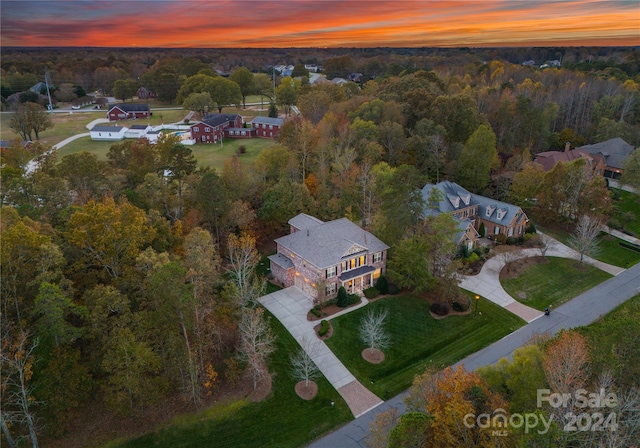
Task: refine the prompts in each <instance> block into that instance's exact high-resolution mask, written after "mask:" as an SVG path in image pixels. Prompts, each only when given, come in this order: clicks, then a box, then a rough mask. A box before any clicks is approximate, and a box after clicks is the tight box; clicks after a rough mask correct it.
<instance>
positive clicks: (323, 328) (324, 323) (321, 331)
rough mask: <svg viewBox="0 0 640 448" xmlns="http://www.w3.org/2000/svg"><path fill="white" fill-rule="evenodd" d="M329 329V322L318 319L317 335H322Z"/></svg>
mask: <svg viewBox="0 0 640 448" xmlns="http://www.w3.org/2000/svg"><path fill="white" fill-rule="evenodd" d="M327 331H329V322H327V321H326V320H324V319H323V320H321V321H320V329H319V330H318V336H324V335H325V334H327Z"/></svg>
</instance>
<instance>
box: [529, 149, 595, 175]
mask: <svg viewBox="0 0 640 448" xmlns="http://www.w3.org/2000/svg"><path fill="white" fill-rule="evenodd" d="M580 157H588V158H590V159H592V158H593V156H592V155H591V154H589V153H588V152H587V151H585V150H583V149H572V150H570V151H544V152H541V153H538V154H536V157H535V159H534V162H536V163H537V164H539V165H541V166H542V169H543V170H545V171H551V170H552V169H553V167H554V166H555V165H556V163H558V162H572V161H573V160H576V159H579V158H580Z"/></svg>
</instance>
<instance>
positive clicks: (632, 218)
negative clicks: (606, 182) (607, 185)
mask: <svg viewBox="0 0 640 448" xmlns="http://www.w3.org/2000/svg"><path fill="white" fill-rule="evenodd" d="M612 190H615V192H616V193H617V194H618V195H619V198H618V200H617V201H614V202H613V210H614V212H613V217H614V218H616V219H617V220H618V222H620V224H622V226H623V227H624V228H625V229H627V230H630V231H631V232H633V233H634V234H636V235H638V236H640V195H637V194H635V193H631V192H629V191H625V190H619V189H617V188H612Z"/></svg>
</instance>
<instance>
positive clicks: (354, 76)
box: [349, 73, 364, 83]
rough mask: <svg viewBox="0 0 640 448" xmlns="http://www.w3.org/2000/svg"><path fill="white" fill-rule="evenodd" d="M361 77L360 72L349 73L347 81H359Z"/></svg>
mask: <svg viewBox="0 0 640 448" xmlns="http://www.w3.org/2000/svg"><path fill="white" fill-rule="evenodd" d="M363 79H364V78H363V76H362V73H351V74H350V75H349V81H351V82H357V83H361V82H362V80H363Z"/></svg>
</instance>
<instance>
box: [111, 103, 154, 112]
mask: <svg viewBox="0 0 640 448" xmlns="http://www.w3.org/2000/svg"><path fill="white" fill-rule="evenodd" d="M114 107H117V108H118V109H120V110H122V111H124V112H149V105H148V104H140V103H123V104H113V105H111V106H109V111H111V109H113V108H114Z"/></svg>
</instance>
